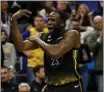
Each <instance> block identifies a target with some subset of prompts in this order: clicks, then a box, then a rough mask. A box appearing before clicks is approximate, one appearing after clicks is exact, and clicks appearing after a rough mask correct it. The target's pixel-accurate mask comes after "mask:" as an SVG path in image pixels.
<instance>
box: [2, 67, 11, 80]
mask: <svg viewBox="0 0 104 92" xmlns="http://www.w3.org/2000/svg"><path fill="white" fill-rule="evenodd" d="M9 78H10V73H9V71H8V69H6V68H1V82H9V80H10V79H9Z"/></svg>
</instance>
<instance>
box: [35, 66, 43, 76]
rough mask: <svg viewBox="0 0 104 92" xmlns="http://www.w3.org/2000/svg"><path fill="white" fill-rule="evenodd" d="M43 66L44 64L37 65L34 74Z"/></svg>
mask: <svg viewBox="0 0 104 92" xmlns="http://www.w3.org/2000/svg"><path fill="white" fill-rule="evenodd" d="M41 68H44V66H43V65H37V66H36V67H35V68H34V69H33V72H34V75H35V76H36V73H37V72H39V71H40V69H41Z"/></svg>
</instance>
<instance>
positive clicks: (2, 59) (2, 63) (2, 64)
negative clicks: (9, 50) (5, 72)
mask: <svg viewBox="0 0 104 92" xmlns="http://www.w3.org/2000/svg"><path fill="white" fill-rule="evenodd" d="M2 66H4V51H3V47H2V44H1V67H2Z"/></svg>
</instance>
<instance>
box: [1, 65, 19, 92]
mask: <svg viewBox="0 0 104 92" xmlns="http://www.w3.org/2000/svg"><path fill="white" fill-rule="evenodd" d="M17 90H18V88H17V84H14V83H13V80H12V76H11V74H10V70H9V69H8V68H7V67H5V66H3V67H1V92H18V91H17Z"/></svg>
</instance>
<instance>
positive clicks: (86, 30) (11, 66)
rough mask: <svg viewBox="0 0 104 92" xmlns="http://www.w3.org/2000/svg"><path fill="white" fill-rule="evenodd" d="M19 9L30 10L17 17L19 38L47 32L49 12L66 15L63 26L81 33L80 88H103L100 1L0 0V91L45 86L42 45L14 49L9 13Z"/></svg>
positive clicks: (31, 91) (26, 91)
mask: <svg viewBox="0 0 104 92" xmlns="http://www.w3.org/2000/svg"><path fill="white" fill-rule="evenodd" d="M19 9H28V10H30V11H31V12H32V14H31V15H29V17H26V16H24V17H22V18H20V19H18V23H19V28H20V32H21V35H22V37H23V40H26V39H28V37H29V36H31V35H36V34H37V33H39V32H49V30H48V28H47V21H48V15H49V12H50V11H51V10H55V9H57V10H60V11H63V12H64V13H65V17H67V21H66V25H65V29H66V30H78V31H79V32H80V36H81V48H80V50H79V52H80V54H81V55H80V56H78V57H79V58H80V60H79V72H80V74H81V76H82V77H83V78H82V85H83V92H103V18H102V17H103V1H75V0H73V1H41V2H39V1H1V47H2V48H1V52H2V59H1V92H9V91H10V92H12V90H15V91H13V92H41V90H42V89H43V88H44V86H45V80H44V78H45V72H44V52H43V51H42V49H40V48H39V49H36V50H24V51H22V52H18V51H16V49H15V46H14V44H13V41H12V34H11V17H12V15H13V14H14V13H15V12H17V11H18V10H19ZM69 67H70V65H69ZM8 90H9V91H8Z"/></svg>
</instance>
